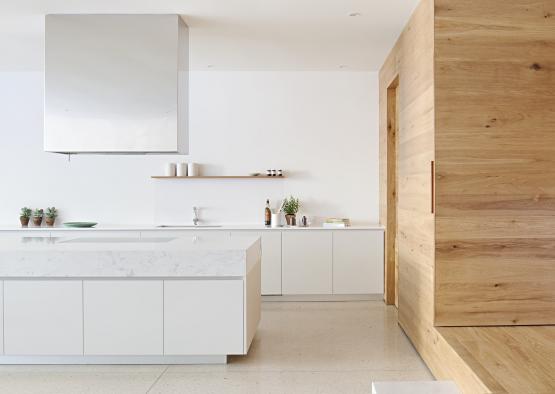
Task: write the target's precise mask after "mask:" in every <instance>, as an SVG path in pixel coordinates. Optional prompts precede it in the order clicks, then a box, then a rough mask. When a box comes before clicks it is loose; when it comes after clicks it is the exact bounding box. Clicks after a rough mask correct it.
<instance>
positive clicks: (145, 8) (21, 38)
mask: <svg viewBox="0 0 555 394" xmlns="http://www.w3.org/2000/svg"><path fill="white" fill-rule="evenodd" d="M417 3H418V0H0V54H1V56H0V70H42V67H43V61H44V59H43V58H44V56H43V51H44V49H43V48H44V37H43V30H44V14H47V13H177V14H181V15H183V18H184V19H185V21H186V22H187V24H188V25H189V28H190V46H191V67H192V69H201V70H202V69H211V70H338V69H341V70H378V69H379V68H380V66H381V64H382V62H383V60H384V59H385V56H386V55H387V53H388V52H389V50H390V49H391V47H392V46H393V44H394V43H395V40H396V38H397V37H398V35H399V33H400V32H401V30H402V28H403V26H404V25H405V24H406V22H407V21H408V18H409V16H410V14H411V12H412V10H413V9H414V7H415V6H416V4H417ZM351 13H360V16H355V17H353V16H349V14H351Z"/></svg>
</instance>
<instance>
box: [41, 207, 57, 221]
mask: <svg viewBox="0 0 555 394" xmlns="http://www.w3.org/2000/svg"><path fill="white" fill-rule="evenodd" d="M44 216H46V217H47V218H51V219H55V218H57V217H58V210H57V209H56V207H48V208H46V212H45V213H44Z"/></svg>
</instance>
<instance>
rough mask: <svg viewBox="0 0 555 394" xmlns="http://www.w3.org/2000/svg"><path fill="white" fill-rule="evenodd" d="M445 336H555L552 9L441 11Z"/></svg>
mask: <svg viewBox="0 0 555 394" xmlns="http://www.w3.org/2000/svg"><path fill="white" fill-rule="evenodd" d="M435 114H436V124H435V129H436V130H435V150H436V152H435V154H436V169H437V185H436V203H437V205H436V265H435V268H436V274H435V305H436V307H435V323H436V325H439V326H461V325H466V326H473V325H476V326H478V325H527V324H555V0H543V1H542V0H520V1H506V0H488V1H478V0H436V1H435Z"/></svg>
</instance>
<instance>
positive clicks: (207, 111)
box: [0, 71, 378, 224]
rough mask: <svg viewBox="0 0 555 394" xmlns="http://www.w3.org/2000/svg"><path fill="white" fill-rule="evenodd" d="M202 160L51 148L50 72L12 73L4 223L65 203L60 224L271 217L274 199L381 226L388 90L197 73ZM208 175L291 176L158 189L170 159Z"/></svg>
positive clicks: (349, 79) (1, 195)
mask: <svg viewBox="0 0 555 394" xmlns="http://www.w3.org/2000/svg"><path fill="white" fill-rule="evenodd" d="M190 78H191V80H190V89H191V90H190V153H191V154H190V155H189V156H185V157H184V156H181V157H179V156H175V155H174V156H166V155H163V156H162V155H140V156H131V155H119V156H113V155H78V156H72V157H71V162H68V159H67V156H64V155H58V154H52V153H45V152H43V150H42V145H43V138H42V122H43V74H42V73H40V72H0V137H1V140H0V144H1V145H0V146H1V148H0V174H1V177H0V179H1V183H0V185H1V187H0V204H1V205H0V206H1V208H0V224H17V223H18V212H19V208H20V207H22V206H23V205H28V206H31V207H44V208H45V207H47V206H51V205H55V206H56V207H58V208H59V210H60V212H61V217H60V220H61V221H64V220H95V221H99V222H101V223H106V224H127V223H129V224H150V223H161V222H190V221H191V206H193V205H198V206H200V207H201V208H202V218H203V219H204V220H206V221H213V222H221V223H255V222H260V221H262V220H263V208H264V202H265V199H266V198H270V199H271V200H272V201H273V202H277V201H278V200H279V199H281V198H283V197H284V196H285V195H289V194H294V195H295V196H298V197H300V199H301V201H302V203H303V208H302V213H301V214H306V215H307V216H309V217H311V218H312V217H314V218H316V219H317V218H318V217H325V216H342V217H350V218H351V219H353V222H355V223H368V222H377V220H378V113H377V112H378V102H377V100H378V86H377V75H376V73H374V72H349V71H329V72H328V71H314V72H312V71H304V72H293V71H287V72H285V71H284V72H279V71H257V72H248V71H235V72H233V71H232V72H225V71H195V72H192V73H191V75H190ZM188 160H191V161H196V162H199V163H202V164H203V166H204V173H205V174H226V175H232V174H246V173H249V172H254V171H259V172H264V171H265V170H266V169H267V168H276V169H283V170H284V172H285V173H286V174H287V175H288V176H289V178H287V179H283V180H194V181H177V180H172V181H165V180H151V179H150V178H149V177H150V175H154V174H160V173H161V172H162V168H163V163H165V162H167V161H188Z"/></svg>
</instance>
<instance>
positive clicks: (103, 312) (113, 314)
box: [83, 280, 163, 355]
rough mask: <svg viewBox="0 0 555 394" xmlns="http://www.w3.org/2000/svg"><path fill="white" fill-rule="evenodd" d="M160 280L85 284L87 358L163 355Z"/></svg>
mask: <svg viewBox="0 0 555 394" xmlns="http://www.w3.org/2000/svg"><path fill="white" fill-rule="evenodd" d="M162 300H163V284H162V281H161V280H86V281H84V283H83V301H84V306H85V309H84V322H85V329H84V333H85V335H84V336H85V355H161V354H162V353H163V348H162V341H163V339H162V338H163V333H162V324H163V301H162Z"/></svg>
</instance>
